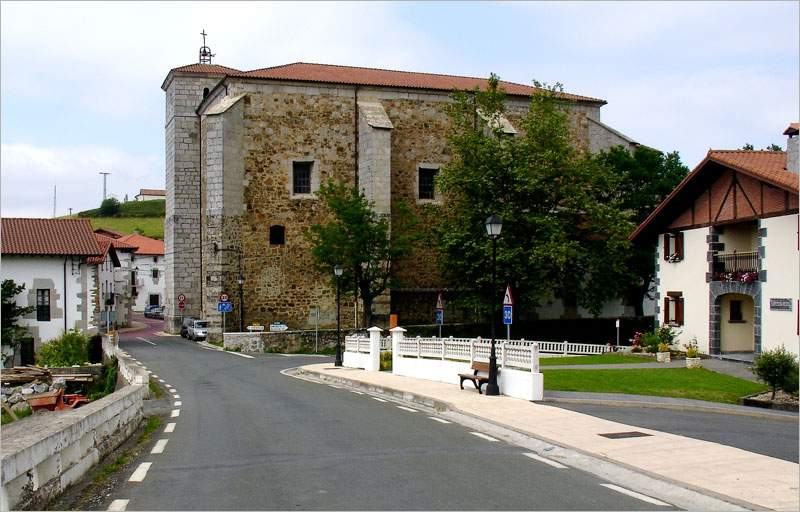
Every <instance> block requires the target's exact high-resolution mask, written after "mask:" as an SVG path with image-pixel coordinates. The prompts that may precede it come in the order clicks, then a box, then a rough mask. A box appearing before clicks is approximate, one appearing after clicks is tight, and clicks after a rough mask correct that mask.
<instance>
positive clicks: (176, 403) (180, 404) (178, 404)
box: [172, 400, 183, 407]
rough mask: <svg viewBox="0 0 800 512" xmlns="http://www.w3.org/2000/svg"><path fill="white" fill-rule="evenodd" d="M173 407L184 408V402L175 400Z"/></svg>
mask: <svg viewBox="0 0 800 512" xmlns="http://www.w3.org/2000/svg"><path fill="white" fill-rule="evenodd" d="M172 405H173V406H174V407H180V406H182V405H183V402H181V401H180V400H175V403H174V404H172Z"/></svg>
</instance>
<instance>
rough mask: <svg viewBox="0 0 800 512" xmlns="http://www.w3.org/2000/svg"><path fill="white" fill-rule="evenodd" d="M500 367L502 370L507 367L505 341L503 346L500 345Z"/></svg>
mask: <svg viewBox="0 0 800 512" xmlns="http://www.w3.org/2000/svg"><path fill="white" fill-rule="evenodd" d="M500 366H501V367H502V368H505V367H506V342H505V341H504V342H503V344H502V345H500Z"/></svg>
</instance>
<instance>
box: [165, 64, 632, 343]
mask: <svg viewBox="0 0 800 512" xmlns="http://www.w3.org/2000/svg"><path fill="white" fill-rule="evenodd" d="M485 85H486V79H481V78H470V77H462V76H450V75H438V74H429V73H413V72H405V71H389V70H383V69H371V68H359V67H347V66H335V65H324V64H307V63H294V64H287V65H283V66H276V67H271V68H264V69H256V70H253V71H239V70H237V69H232V68H229V67H225V66H221V65H216V64H210V63H207V62H206V63H200V64H191V65H187V66H182V67H178V68H175V69H172V70H170V72H169V73H168V74H167V77H166V79H165V80H164V83H163V84H162V89H163V90H164V91H165V93H166V127H165V138H166V187H167V192H166V221H165V226H164V228H165V243H166V247H165V258H166V272H165V274H166V275H165V278H166V296H165V299H166V300H165V304H166V307H167V310H166V319H167V328H168V329H171V330H172V331H173V332H175V331H176V329H177V326H178V323H179V322H180V315H181V311H179V309H178V297H179V296H180V295H183V296H184V297H185V302H184V309H183V312H182V313H183V314H184V315H194V316H200V317H204V318H207V319H209V320H210V321H211V322H212V325H216V326H217V332H219V330H218V329H219V326H220V325H221V317H220V313H218V312H217V301H218V299H219V296H220V294H221V293H227V294H229V296H230V297H231V301H232V302H233V303H234V312H233V313H232V314H230V315H229V316H228V319H227V322H228V327H229V329H228V330H230V327H231V326H232V325H236V324H237V320H238V311H239V309H238V308H239V303H238V302H239V300H238V295H239V293H238V290H239V284H238V281H239V280H240V276H241V277H243V278H244V279H243V281H244V284H243V292H244V303H245V306H244V312H245V323H246V324H250V323H252V322H259V323H261V324H263V325H267V324H268V323H270V322H273V321H277V320H280V321H283V322H285V323H286V324H287V325H288V326H289V328H290V329H305V328H314V326H315V324H316V322H317V315H316V311H319V324H320V326H323V327H325V326H331V325H335V322H336V290H335V289H332V287H331V286H330V276H328V275H322V274H320V273H318V272H316V271H315V270H314V265H313V261H312V256H311V251H310V246H309V243H308V241H307V240H306V238H305V236H304V234H305V232H306V230H307V229H308V228H309V226H311V225H312V224H314V223H317V222H320V221H322V220H323V218H322V211H323V207H322V206H323V205H322V204H321V200H320V199H319V198H318V197H317V195H316V192H317V191H318V189H319V187H320V184H321V183H324V182H325V181H326V180H329V179H335V180H339V181H343V182H346V183H349V184H358V186H359V187H360V189H361V190H363V191H364V193H365V194H366V196H367V198H368V199H369V200H370V201H371V202H372V203H373V204H374V208H375V210H376V211H377V212H378V213H380V214H385V215H391V213H392V207H393V205H394V204H396V201H398V200H405V202H406V203H407V204H408V203H410V204H412V205H413V206H414V207H415V208H416V210H417V212H416V213H417V214H419V217H420V219H424V218H425V216H424V212H425V206H426V204H428V203H431V202H436V201H439V200H440V198H439V197H438V191H437V190H435V187H434V186H433V178H434V177H435V175H436V173H437V172H438V169H439V168H440V167H441V166H443V165H445V164H447V163H448V161H449V158H450V156H449V154H448V150H447V132H448V126H449V118H448V116H447V114H446V113H445V106H446V105H447V104H448V102H450V101H451V97H450V95H451V92H452V91H453V90H454V89H459V90H472V89H474V88H475V87H476V86H480V87H484V86H485ZM501 87H502V88H503V89H504V90H505V91H506V94H507V114H506V116H507V119H504V120H503V126H504V127H505V130H506V131H508V132H509V133H511V134H513V133H515V128H514V125H515V124H516V121H518V120H519V119H520V118H522V117H523V116H524V115H525V113H526V112H527V108H528V104H529V101H530V97H531V95H532V94H533V93H534V91H535V89H534V88H533V87H530V86H526V85H520V84H516V83H510V82H501ZM563 98H564V100H565V102H567V104H568V105H569V109H570V111H571V114H572V118H573V121H574V123H575V127H576V131H577V135H578V138H579V142H578V143H579V144H582V145H584V146H585V147H588V148H589V149H590V150H592V151H599V150H602V149H606V148H609V147H611V146H615V145H620V144H621V145H624V146H626V147H629V148H630V147H633V146H635V145H636V143H635V142H634V141H632V140H631V139H629V138H628V137H626V136H624V135H622V134H620V133H619V132H617V131H615V130H614V129H612V128H610V127H608V126H606V125H605V124H603V123H602V122H601V121H600V108H601V107H602V106H603V105H604V104H605V103H606V102H605V101H603V100H600V99H595V98H590V97H586V96H579V95H575V94H568V93H563ZM434 257H435V254H434V253H433V251H432V249H431V248H429V247H426V246H422V245H421V246H419V247H418V248H417V249H416V250H415V251H414V252H413V253H412V254H411V256H409V257H408V258H406V259H405V260H404V261H401V262H399V263H398V264H397V265H396V266H395V267H394V268H395V273H396V277H397V278H398V281H399V282H400V283H401V285H402V288H400V289H393V290H391V291H390V293H388V294H386V297H385V299H384V300H383V301H382V302H379V303H378V304H376V308H378V310H377V311H375V312H376V313H383V314H386V313H388V312H390V311H391V312H392V313H397V314H398V315H399V320H400V322H401V323H405V324H409V323H413V322H426V323H429V322H431V317H432V314H433V307H434V304H435V300H436V292H437V290H439V289H440V288H441V287H444V286H446V283H443V282H441V279H440V278H439V277H438V276H437V274H436V266H435V263H434ZM353 307H354V305H353V303H352V300H351V301H350V303H349V304H348V303H343V304H342V321H343V324H344V325H348V326H352V324H353V319H354V314H353ZM236 327H238V325H236ZM362 327H363V326H362ZM213 331H214V329H213V328H212V332H213Z"/></svg>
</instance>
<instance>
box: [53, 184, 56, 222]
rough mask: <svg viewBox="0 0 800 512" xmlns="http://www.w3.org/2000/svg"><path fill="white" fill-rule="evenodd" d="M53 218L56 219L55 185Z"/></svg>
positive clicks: (54, 187)
mask: <svg viewBox="0 0 800 512" xmlns="http://www.w3.org/2000/svg"><path fill="white" fill-rule="evenodd" d="M53 218H54V219H55V218H56V186H55V185H53Z"/></svg>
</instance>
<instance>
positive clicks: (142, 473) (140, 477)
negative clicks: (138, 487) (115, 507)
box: [128, 462, 153, 482]
mask: <svg viewBox="0 0 800 512" xmlns="http://www.w3.org/2000/svg"><path fill="white" fill-rule="evenodd" d="M152 465H153V463H152V462H142V463H141V464H139V467H138V468H136V471H134V472H133V474H132V475H131V477H130V478H129V479H128V481H129V482H142V481H144V477H146V476H147V470H149V469H150V466H152Z"/></svg>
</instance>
